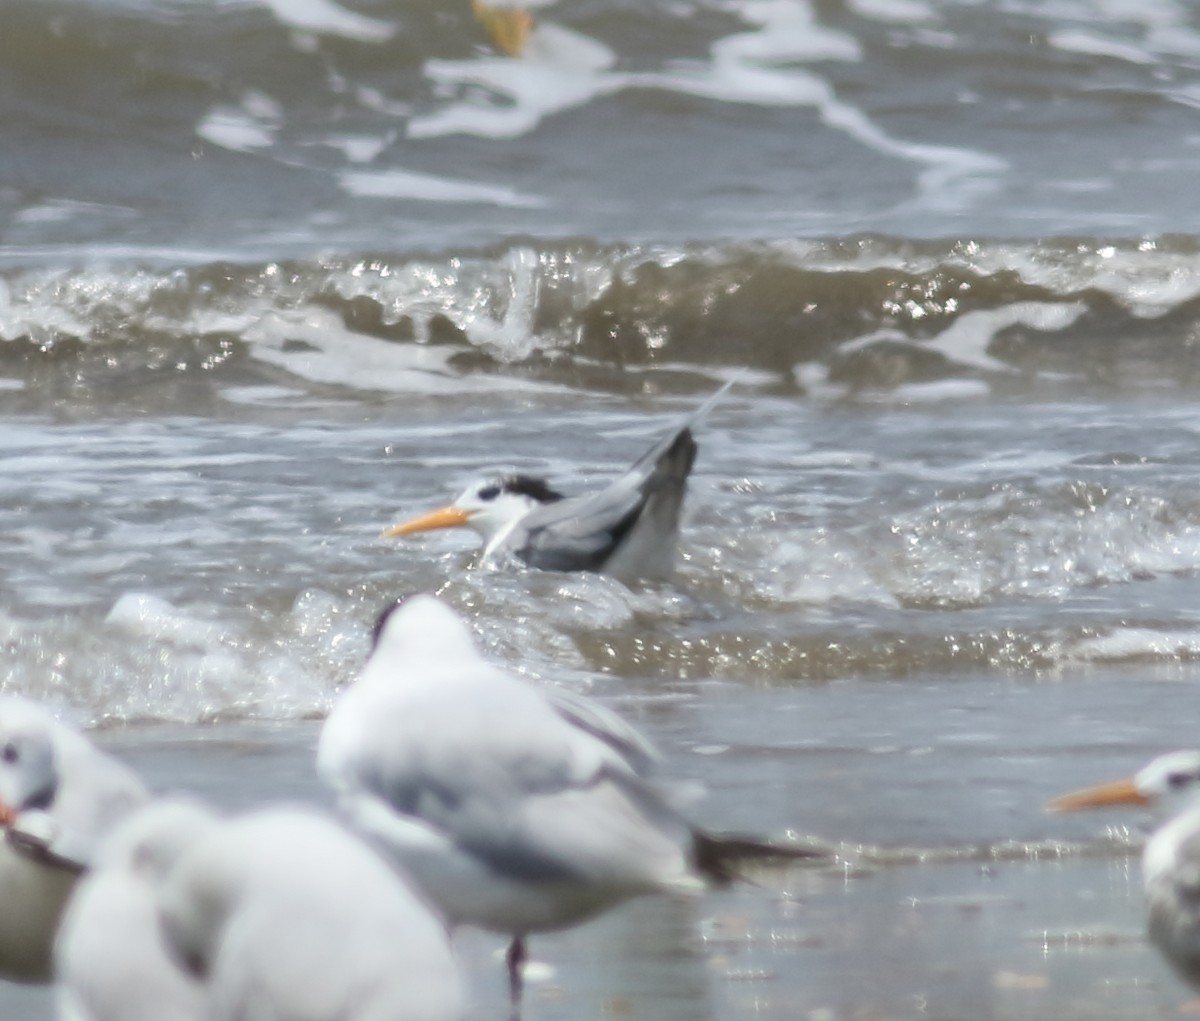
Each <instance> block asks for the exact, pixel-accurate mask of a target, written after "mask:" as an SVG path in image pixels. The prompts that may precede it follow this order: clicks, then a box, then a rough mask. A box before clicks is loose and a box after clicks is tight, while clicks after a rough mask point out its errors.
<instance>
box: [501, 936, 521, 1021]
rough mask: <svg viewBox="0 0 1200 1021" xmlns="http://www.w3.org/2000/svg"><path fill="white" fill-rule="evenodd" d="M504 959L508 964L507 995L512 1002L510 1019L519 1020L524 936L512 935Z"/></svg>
mask: <svg viewBox="0 0 1200 1021" xmlns="http://www.w3.org/2000/svg"><path fill="white" fill-rule="evenodd" d="M504 960H505V961H506V962H507V964H508V996H509V1000H510V1002H511V1003H512V1015H511V1016H512V1021H521V967H522V965H524V963H525V938H524V937H523V936H514V937H513V941H512V943H510V944H509V946H508V953H507V954H505V956H504Z"/></svg>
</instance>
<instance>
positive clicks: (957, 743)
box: [0, 0, 1200, 1021]
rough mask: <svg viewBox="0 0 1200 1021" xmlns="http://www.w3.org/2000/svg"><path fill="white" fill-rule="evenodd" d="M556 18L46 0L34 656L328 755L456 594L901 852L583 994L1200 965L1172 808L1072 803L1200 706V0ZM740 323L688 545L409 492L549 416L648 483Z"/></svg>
mask: <svg viewBox="0 0 1200 1021" xmlns="http://www.w3.org/2000/svg"><path fill="white" fill-rule="evenodd" d="M532 13H533V15H534V19H535V27H534V29H533V31H532V33H531V35H530V37H529V39H528V41H527V43H526V45H525V48H524V50H523V51H522V53H521V54H520V55H518V56H510V55H506V54H503V53H501V52H499V50H498V49H497V48H496V46H495V44H494V42H493V40H492V39H491V38H490V37H489V35H488V34H487V32H486V31H485V30H484V28H483V27H482V26H481V25H480V24H479V23H478V22H477V21H476V20H475V18H474V17H473V15H472V11H471V7H470V5H469V4H468V3H466V2H465V0H464V2H462V3H457V2H453V3H452V2H449V0H404V2H399V0H346V2H344V3H333V2H331V0H6V3H5V4H4V5H3V6H2V7H0V585H2V588H0V591H2V592H3V594H4V598H3V600H2V601H0V640H2V641H3V647H4V649H5V652H6V655H5V657H4V660H3V668H2V671H0V687H2V688H3V690H6V691H14V692H21V693H25V694H28V695H32V696H34V697H38V698H42V699H46V700H48V701H50V702H51V703H52V704H54V705H56V706H58V707H61V709H62V710H63V712H64V713H66V714H68V715H69V716H70V717H71V718H73V719H75V720H77V721H78V722H80V723H81V724H83V725H88V726H93V727H96V728H99V730H98V733H99V734H100V735H101V736H102V738H103V739H104V740H105V741H107V742H109V743H110V744H112V745H114V746H115V747H116V750H117V751H118V752H120V753H121V754H123V755H125V756H126V757H128V758H130V759H131V760H132V761H134V762H135V763H137V764H138V765H141V766H143V767H144V768H145V769H146V771H147V773H148V775H149V776H150V777H151V779H152V780H153V781H154V782H156V783H157V784H159V785H160V786H164V787H189V788H192V789H199V790H202V791H204V792H206V793H209V794H211V795H212V796H213V797H215V798H216V799H217V800H220V801H222V802H224V803H227V804H233V803H243V802H247V801H254V800H261V799H263V798H268V797H278V796H291V797H316V796H319V795H318V794H317V793H316V792H315V790H314V787H313V781H312V774H311V764H310V762H309V758H310V752H311V746H312V741H313V736H314V733H315V730H314V728H315V726H316V722H315V721H317V720H319V718H320V717H321V716H322V715H323V714H324V712H325V711H326V710H327V708H328V706H329V704H330V702H331V700H332V699H333V697H334V696H335V694H336V691H337V689H338V688H339V686H341V685H343V684H345V683H348V682H349V681H350V680H351V679H352V678H353V676H354V673H355V671H356V669H357V668H358V667H359V665H360V664H361V662H362V658H363V656H364V655H365V652H366V647H367V634H368V631H369V627H370V623H371V621H372V620H373V618H374V616H375V614H376V612H377V611H378V610H379V609H380V608H381V607H382V605H384V603H386V602H387V601H388V600H390V599H391V598H394V597H395V596H397V595H400V594H403V593H405V592H412V591H418V590H437V591H440V592H441V593H442V595H443V596H444V597H445V598H447V599H448V600H449V601H450V602H451V603H452V604H453V605H455V606H457V607H458V608H459V609H460V610H462V611H463V612H464V613H466V614H467V616H468V617H469V619H470V620H471V622H472V625H473V627H474V628H475V630H476V632H477V634H478V636H479V639H480V641H481V643H483V645H484V646H485V647H486V648H487V650H488V652H489V654H490V655H492V656H493V657H494V658H496V659H497V660H498V661H500V662H503V663H506V664H508V665H509V666H511V667H512V668H514V669H516V670H518V671H521V672H522V673H524V674H526V675H528V676H529V677H531V678H532V679H534V680H535V681H536V682H537V683H543V684H563V685H568V686H571V687H573V688H576V689H578V690H584V691H589V692H591V693H593V694H595V695H596V696H597V697H600V698H603V699H605V700H607V701H609V702H610V703H611V704H613V705H614V706H615V707H616V708H618V709H619V710H621V711H622V712H624V713H626V714H628V715H630V716H631V717H632V718H633V719H634V720H635V721H636V722H638V723H639V725H640V726H642V727H644V728H645V729H646V730H647V732H648V733H649V734H650V735H651V736H652V737H654V739H655V740H657V741H658V743H659V744H660V745H661V746H662V747H663V750H664V752H665V754H666V757H667V760H668V763H669V767H670V768H671V769H672V771H674V772H676V773H682V774H684V775H687V776H690V777H694V778H696V779H700V780H703V781H704V782H705V783H706V785H707V786H708V787H709V788H710V791H711V796H710V798H709V799H708V800H707V801H706V802H704V803H703V805H702V806H700V807H699V808H698V811H699V812H700V813H701V814H702V816H703V818H704V821H705V822H706V823H708V824H710V825H713V826H717V827H730V828H741V829H754V830H771V831H776V832H778V831H781V830H788V829H790V830H794V831H796V832H798V833H801V834H811V835H816V836H819V837H821V838H824V839H828V840H830V841H832V842H834V843H836V844H838V846H839V847H841V848H842V850H843V851H844V854H845V861H844V862H843V865H844V867H843V868H842V869H840V870H839V869H835V870H832V871H819V872H815V873H814V872H805V873H799V874H795V875H793V874H769V875H766V876H764V877H762V878H761V885H760V886H759V887H752V888H743V889H741V890H739V891H735V892H732V893H729V894H722V895H720V896H719V897H716V898H714V899H712V900H710V901H705V902H703V903H702V904H701V905H699V906H696V907H694V908H693V909H688V910H684V909H681V908H679V907H678V906H676V905H671V904H669V903H657V902H650V903H647V904H645V905H639V906H637V907H636V908H634V909H631V910H630V911H628V912H621V913H618V914H617V915H614V916H613V917H612V918H610V919H606V920H603V921H601V922H599V923H596V925H595V926H590V927H587V928H585V929H584V930H581V931H580V932H578V933H573V934H571V935H570V936H568V937H566V938H564V939H562V940H554V941H551V944H552V945H551V947H549V948H547V949H546V951H545V957H546V959H547V963H548V964H549V965H550V966H551V967H552V968H553V969H557V970H556V971H554V973H553V974H552V975H551V977H549V978H546V979H544V981H543V982H542V984H541V987H540V989H541V992H540V993H539V994H538V995H537V996H535V997H534V998H533V999H532V1000H531V1009H530V1016H531V1017H535V1018H537V1017H546V1018H558V1017H562V1018H579V1017H585V1016H594V1015H595V1014H596V1013H597V1012H607V1013H610V1014H616V1015H621V1014H629V1015H631V1016H645V1017H655V1018H664V1017H679V1018H684V1017H688V1018H694V1017H701V1016H713V1017H716V1016H720V1017H722V1018H729V1017H750V1016H763V1015H764V1014H765V1015H766V1016H770V1017H796V1016H806V1017H811V1018H813V1019H814V1021H823V1019H828V1018H833V1019H841V1018H876V1017H880V1018H882V1017H886V1018H908V1017H918V1016H929V1015H932V1016H937V1017H946V1018H949V1017H955V1018H1008V1017H1028V1016H1055V1017H1065V1016H1066V1017H1071V1016H1075V1017H1084V1016H1087V1017H1101V1016H1104V1017H1108V1016H1112V1017H1122V1018H1124V1017H1145V1016H1147V1014H1151V1013H1155V1012H1162V1013H1166V1014H1173V1013H1174V1011H1175V1008H1176V1007H1177V1006H1178V1004H1179V1003H1180V1002H1182V1000H1183V999H1184V998H1185V996H1186V994H1185V992H1184V990H1183V989H1182V988H1181V987H1180V986H1178V985H1177V984H1176V983H1175V982H1174V980H1173V979H1172V978H1170V977H1169V976H1168V975H1167V973H1166V969H1165V966H1164V965H1162V964H1161V962H1159V961H1158V960H1157V959H1156V958H1155V957H1154V955H1153V953H1152V952H1151V951H1150V950H1149V948H1148V947H1147V945H1146V944H1145V941H1144V938H1143V936H1142V932H1141V924H1142V923H1141V915H1140V904H1139V896H1140V893H1139V889H1138V879H1137V867H1136V858H1135V857H1131V853H1132V850H1133V849H1134V848H1135V846H1136V844H1137V842H1138V839H1139V838H1138V835H1137V833H1136V831H1132V830H1129V829H1127V828H1126V826H1127V824H1132V823H1133V822H1134V820H1132V819H1129V818H1115V819H1112V820H1107V821H1106V820H1103V819H1087V818H1084V819H1070V820H1061V819H1047V818H1045V817H1043V816H1041V814H1040V806H1041V804H1042V803H1043V802H1044V801H1045V800H1046V799H1047V798H1048V797H1050V796H1052V795H1053V794H1056V793H1059V792H1060V791H1061V790H1065V789H1068V788H1070V787H1072V786H1075V785H1077V784H1080V783H1085V782H1088V781H1090V780H1093V779H1103V778H1106V777H1107V776H1109V775H1110V774H1114V773H1117V772H1122V771H1126V770H1130V769H1132V768H1134V767H1136V766H1138V765H1140V764H1141V763H1142V761H1144V760H1145V759H1148V758H1149V757H1151V756H1152V755H1153V754H1156V753H1157V752H1158V751H1161V750H1165V749H1167V748H1170V747H1174V746H1177V745H1186V744H1188V743H1192V742H1194V738H1193V737H1192V736H1191V735H1192V732H1193V727H1192V720H1193V714H1194V710H1195V707H1196V701H1197V696H1196V683H1197V682H1198V681H1200V675H1198V667H1197V662H1198V661H1200V496H1198V493H1197V485H1196V481H1195V480H1196V475H1197V467H1198V465H1200V443H1198V439H1200V413H1198V412H1197V408H1196V400H1195V398H1196V395H1197V391H1198V388H1200V360H1198V358H1200V355H1198V353H1197V352H1198V349H1200V345H1198V341H1200V332H1198V327H1197V318H1198V315H1200V212H1198V210H1197V203H1196V197H1197V184H1196V181H1197V170H1198V169H1200V120H1198V114H1197V107H1198V106H1200V13H1198V12H1197V11H1196V9H1195V8H1194V6H1193V5H1191V4H1189V3H1186V2H1183V0H1178V2H1170V0H1156V2H1153V3H1144V2H1138V3H1133V2H1129V0H1087V2H1085V0H1052V2H1036V3H1035V2H1018V0H1006V2H998V3H978V2H969V0H843V2H834V0H828V2H820V0H721V2H717V0H670V2H665V0H641V2H638V3H628V2H624V0H559V2H557V3H552V4H547V5H540V6H538V7H536V8H535V9H533V11H532ZM735 372H740V373H741V377H740V382H739V384H738V385H737V386H736V387H735V389H734V390H733V391H732V392H731V393H730V394H729V395H728V397H727V398H726V399H725V400H724V401H723V402H722V403H721V404H720V405H719V406H718V407H717V408H716V409H714V411H713V412H712V414H711V415H710V416H709V418H708V419H707V420H706V422H705V424H704V425H703V426H702V428H701V429H700V432H699V440H700V455H699V460H698V462H697V467H696V472H695V475H694V479H693V484H692V487H691V491H690V495H689V502H688V506H689V513H688V518H687V521H686V522H685V525H684V530H683V534H682V539H681V544H680V564H679V571H678V574H677V577H676V579H675V580H674V581H673V582H672V583H671V584H668V585H664V586H653V587H649V588H639V589H635V590H630V589H627V588H625V587H624V586H622V585H619V584H616V583H613V582H610V581H607V580H605V579H603V578H599V577H593V576H586V575H581V576H556V575H550V574H545V575H538V574H533V573H517V574H513V573H505V572H492V571H486V570H477V569H475V567H474V551H473V549H472V548H471V544H470V543H469V542H467V541H463V540H460V539H458V538H456V537H454V536H450V535H445V534H438V535H432V536H429V537H427V538H423V539H421V540H418V541H413V542H410V543H407V544H398V543H385V542H382V541H380V540H379V539H378V535H379V531H380V529H381V528H382V527H383V526H385V525H387V524H389V523H391V522H392V521H393V520H396V519H397V516H403V515H406V514H410V513H414V512H416V511H420V510H423V509H426V508H427V507H432V506H434V505H436V504H438V503H440V502H443V501H444V499H445V498H446V497H448V496H450V495H452V494H453V493H455V492H457V490H458V489H459V488H460V487H461V486H462V485H463V484H465V483H466V481H468V480H469V479H471V478H473V477H474V476H476V475H477V474H478V473H479V472H480V471H481V470H483V469H486V468H488V467H491V466H494V465H509V466H516V467H520V468H522V469H523V470H528V471H533V472H538V473H544V474H547V475H549V476H550V477H551V478H552V479H553V480H554V481H555V482H557V483H559V484H560V486H561V488H563V489H566V490H569V491H580V490H582V489H584V488H587V487H588V486H594V485H597V484H599V483H601V482H602V481H603V480H605V479H608V478H611V477H612V476H614V475H615V474H617V473H618V472H619V471H620V470H621V469H623V468H624V467H625V466H626V465H627V464H628V463H630V462H631V461H632V460H633V459H634V458H635V457H637V456H638V455H639V454H640V453H642V451H643V450H644V449H645V448H647V447H648V446H649V445H650V443H651V442H652V441H653V440H654V439H655V438H657V436H659V435H660V434H661V433H662V432H663V431H664V430H665V429H667V428H669V427H670V425H671V423H673V422H674V421H676V420H678V418H679V417H680V416H682V415H684V414H686V413H687V412H688V411H689V410H690V409H691V408H693V407H694V406H696V405H697V404H698V403H699V402H700V401H702V400H703V399H704V397H705V396H707V395H708V394H709V393H710V392H711V391H712V390H713V389H714V388H715V387H716V386H717V385H718V383H719V381H721V380H723V379H727V378H729V377H730V376H731V375H732V374H733V373H735ZM247 763H250V764H251V768H247ZM1110 823H1111V826H1110V825H1109V824H1110ZM631 933H633V934H635V935H632V936H631ZM533 949H534V952H535V954H536V953H538V946H537V945H536V944H535V945H534V948H533ZM464 953H465V954H466V955H467V957H468V959H469V961H470V962H471V966H472V973H473V975H475V976H476V978H477V979H478V981H479V982H480V983H481V992H480V997H479V1000H480V1003H481V1005H482V1006H481V1016H490V1014H489V1010H488V1009H487V1005H488V1004H490V1003H491V1002H492V1001H493V998H495V1003H500V1002H501V998H502V995H503V992H502V989H501V985H500V979H499V966H498V965H497V964H496V962H495V961H493V960H492V959H491V957H490V946H489V944H488V943H487V941H486V940H483V941H476V942H474V943H472V942H470V941H469V940H468V942H467V945H466V948H465V950H464ZM596 962H599V963H596ZM0 1004H4V1005H6V1006H5V1007H4V1011H5V1013H6V1016H7V1013H8V1012H10V1011H11V1012H18V1011H23V1012H24V1016H29V1017H31V1018H32V1017H45V1016H48V1011H49V1001H48V999H47V997H46V994H45V993H44V992H39V991H35V992H29V991H25V990H16V989H13V988H11V987H3V988H0ZM14 1016H17V1014H14Z"/></svg>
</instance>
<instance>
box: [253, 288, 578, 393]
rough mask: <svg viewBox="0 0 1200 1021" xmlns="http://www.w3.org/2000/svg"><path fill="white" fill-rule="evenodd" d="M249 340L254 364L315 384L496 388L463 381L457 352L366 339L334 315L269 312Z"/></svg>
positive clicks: (513, 383)
mask: <svg viewBox="0 0 1200 1021" xmlns="http://www.w3.org/2000/svg"><path fill="white" fill-rule="evenodd" d="M244 339H245V340H246V342H247V343H249V344H250V345H251V351H252V353H253V355H254V357H255V358H257V359H259V360H260V361H263V362H267V363H268V364H270V365H276V366H278V367H280V368H282V369H286V370H287V371H288V372H291V373H293V374H294V375H296V376H298V377H300V378H302V379H307V380H310V381H312V382H315V383H324V384H335V385H339V386H350V387H355V388H357V389H362V390H377V391H386V392H393V393H427V394H435V393H493V392H495V390H496V386H497V379H496V377H494V376H490V375H487V374H482V373H470V374H467V375H459V374H458V373H456V372H455V371H454V370H453V369H451V368H450V364H449V363H450V359H451V358H452V357H454V355H455V354H457V353H459V350H460V349H458V348H455V347H453V346H449V345H437V346H430V345H428V344H421V343H416V342H413V343H400V342H397V341H391V340H380V339H377V338H374V337H367V336H364V335H363V334H361V333H355V332H353V331H351V330H348V329H347V328H346V327H345V325H344V324H343V323H342V321H341V319H340V318H339V317H337V316H335V315H333V314H332V313H329V314H326V315H322V314H320V313H318V312H316V311H315V310H311V309H310V310H308V311H307V312H306V313H305V314H304V315H303V316H296V317H295V318H291V317H288V316H285V315H283V314H281V313H278V312H266V313H264V314H262V315H260V316H259V317H258V318H257V320H256V321H255V322H254V324H253V325H251V326H249V327H248V328H247V330H246V332H245V334H244ZM296 341H301V343H300V344H296V343H295V342H296ZM504 386H505V388H507V389H510V390H529V391H539V392H545V391H548V390H549V391H553V390H557V389H560V388H558V387H553V386H549V385H543V384H538V383H535V382H531V381H527V380H519V379H507V378H506V379H505V380H504Z"/></svg>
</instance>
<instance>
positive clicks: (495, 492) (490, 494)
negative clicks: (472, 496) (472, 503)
mask: <svg viewBox="0 0 1200 1021" xmlns="http://www.w3.org/2000/svg"><path fill="white" fill-rule="evenodd" d="M499 495H500V487H499V486H484V487H483V488H482V489H481V490H480V491H479V492H478V493H477V494H476V496H478V497H479V499H481V500H483V501H484V502H488V501H490V500H494V499H496V497H498V496H499Z"/></svg>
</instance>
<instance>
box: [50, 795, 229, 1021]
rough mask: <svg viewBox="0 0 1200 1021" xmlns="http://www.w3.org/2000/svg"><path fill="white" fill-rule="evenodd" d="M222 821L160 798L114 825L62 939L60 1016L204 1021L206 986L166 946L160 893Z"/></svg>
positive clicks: (73, 1020)
mask: <svg viewBox="0 0 1200 1021" xmlns="http://www.w3.org/2000/svg"><path fill="white" fill-rule="evenodd" d="M216 825H217V816H216V815H215V813H214V812H213V811H212V810H211V809H209V808H208V807H207V806H206V805H203V804H201V803H199V802H193V801H187V800H183V799H162V800H160V801H155V802H151V803H150V804H149V805H148V806H146V807H144V808H141V809H139V810H138V811H136V812H133V813H132V814H131V815H129V816H127V817H126V818H125V819H124V820H123V821H122V822H121V823H119V824H118V825H117V826H116V827H115V828H114V829H113V832H112V834H111V835H110V836H109V837H108V838H107V839H106V840H105V841H104V843H103V845H102V846H101V849H100V851H99V853H98V854H97V856H96V861H95V863H94V865H93V868H92V870H91V871H90V872H89V874H88V875H87V876H85V877H84V878H83V880H82V881H81V882H80V884H79V888H78V889H77V890H76V892H75V894H74V895H73V896H72V898H71V901H70V903H69V904H68V905H67V909H66V911H65V912H64V914H63V919H62V923H61V926H60V928H59V932H58V938H57V939H56V940H55V944H54V974H55V982H56V985H57V997H58V1016H59V1017H60V1018H61V1019H62V1021H205V1017H206V1015H205V998H204V996H205V994H204V987H203V986H202V985H201V983H200V981H199V979H197V978H196V977H195V976H194V975H192V974H190V973H189V972H187V971H186V970H185V969H184V967H183V965H182V963H181V962H180V961H179V960H178V959H177V958H176V956H175V955H174V953H173V952H172V950H171V948H170V946H168V944H167V941H166V938H165V935H164V933H163V929H162V926H161V925H160V924H159V916H158V892H159V890H160V888H161V887H162V885H163V883H164V882H165V880H166V878H167V876H168V875H169V874H170V871H171V869H172V868H173V867H174V866H175V864H176V863H177V862H178V861H179V860H180V859H181V858H182V857H183V856H184V854H185V853H186V852H187V851H188V850H189V849H190V848H191V847H192V846H194V845H195V844H196V843H197V842H198V841H199V840H200V839H201V837H202V836H203V835H205V834H206V833H208V832H209V831H211V830H212V828H213V827H214V826H216Z"/></svg>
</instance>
